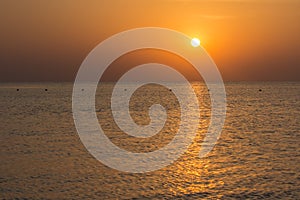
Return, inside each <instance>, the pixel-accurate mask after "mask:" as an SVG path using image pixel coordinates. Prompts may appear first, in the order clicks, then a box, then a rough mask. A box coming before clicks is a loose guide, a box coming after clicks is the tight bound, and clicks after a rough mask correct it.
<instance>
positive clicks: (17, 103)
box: [0, 82, 300, 199]
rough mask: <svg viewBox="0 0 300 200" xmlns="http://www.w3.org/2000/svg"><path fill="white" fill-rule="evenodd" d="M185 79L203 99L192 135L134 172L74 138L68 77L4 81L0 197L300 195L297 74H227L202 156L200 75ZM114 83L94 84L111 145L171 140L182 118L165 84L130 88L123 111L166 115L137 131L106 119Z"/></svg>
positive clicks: (129, 147)
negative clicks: (221, 119) (240, 77)
mask: <svg viewBox="0 0 300 200" xmlns="http://www.w3.org/2000/svg"><path fill="white" fill-rule="evenodd" d="M131 84H132V83H131ZM174 84H175V83H174ZM191 85H192V87H193V89H194V91H196V94H197V98H198V101H199V108H200V119H199V121H198V122H197V123H198V125H197V127H198V128H197V130H196V133H195V137H194V138H193V140H192V142H191V144H190V145H189V146H188V148H187V149H186V151H185V152H183V153H182V155H180V156H179V157H178V158H177V159H176V160H174V162H171V163H170V164H169V165H167V166H164V167H162V168H159V169H157V170H155V171H147V172H142V173H131V172H125V171H121V170H118V169H114V168H111V167H110V166H107V165H105V164H104V163H103V162H101V160H98V159H96V158H95V157H94V156H93V155H92V154H91V153H90V152H89V151H88V150H87V148H86V147H85V145H84V143H83V142H82V141H81V139H80V137H79V134H78V132H77V129H76V126H75V123H74V118H73V111H72V92H73V83H1V84H0V141H1V142H0V150H1V151H0V159H1V162H0V199H300V82H226V83H225V89H226V111H227V112H226V119H225V123H224V126H223V129H222V132H221V134H220V137H219V139H218V140H217V142H216V144H215V146H214V148H213V150H212V151H211V152H209V153H208V154H207V155H206V156H205V157H202V158H200V157H199V151H200V150H201V148H203V147H202V145H201V144H202V141H203V139H204V137H205V135H206V134H207V130H208V126H209V124H210V118H211V114H210V113H211V100H210V95H209V90H208V89H207V87H206V85H205V84H204V83H200V82H193V83H191ZM113 86H114V83H102V84H99V86H98V89H97V93H96V96H95V101H96V108H95V112H96V115H97V117H98V120H99V125H100V126H101V127H102V129H103V130H104V132H105V135H106V136H107V138H108V139H109V140H110V141H111V142H112V143H113V144H114V145H116V146H119V147H120V148H121V149H123V150H126V151H130V152H135V153H149V152H154V151H157V150H159V149H161V148H163V147H164V146H166V145H167V144H168V143H169V142H170V141H172V138H173V137H175V135H176V131H177V130H178V127H180V119H181V118H180V116H181V115H180V111H181V110H180V108H181V107H180V105H179V103H178V101H177V100H176V96H174V95H173V94H172V91H170V90H166V88H165V87H161V86H157V85H149V86H148V88H140V89H139V90H137V91H136V92H135V93H134V94H133V96H132V98H131V101H130V105H129V110H130V114H131V117H132V119H133V120H134V122H135V123H137V124H138V125H140V126H144V125H147V124H149V123H150V122H149V121H150V118H149V112H148V111H149V106H151V104H152V103H160V102H161V105H162V106H164V107H165V109H166V110H167V114H168V118H167V121H166V123H165V127H163V129H162V130H161V131H160V132H159V133H158V136H153V137H151V138H136V137H133V136H129V135H127V134H126V133H124V132H122V130H120V128H119V127H118V126H117V125H116V122H115V121H114V120H113V119H112V117H113V116H112V115H111V110H110V109H109V106H110V103H109V101H107V99H109V94H110V92H111V91H112V89H113ZM126 87H129V85H126V83H124V88H125V89H124V91H126ZM174 87H179V88H180V87H181V85H180V83H176V84H175V86H174ZM82 92H83V93H84V92H86V91H85V90H82ZM183 92H184V91H183ZM87 112H88V111H87ZM191 112H193V110H192V111H191ZM154 114H155V113H154ZM190 123H195V121H194V120H192V121H191V122H190ZM184 128H186V129H189V126H185V127H184ZM173 153H174V152H172V151H170V152H168V154H169V155H172V154H173ZM167 156H168V155H167ZM112 157H113V155H112ZM112 159H113V158H112ZM121 161H122V162H125V163H126V160H124V159H123V160H122V159H121Z"/></svg>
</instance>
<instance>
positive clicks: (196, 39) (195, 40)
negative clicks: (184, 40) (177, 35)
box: [191, 38, 200, 47]
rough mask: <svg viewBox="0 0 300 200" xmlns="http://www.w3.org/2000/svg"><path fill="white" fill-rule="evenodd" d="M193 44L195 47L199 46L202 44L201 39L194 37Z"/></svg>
mask: <svg viewBox="0 0 300 200" xmlns="http://www.w3.org/2000/svg"><path fill="white" fill-rule="evenodd" d="M191 45H192V46H193V47H197V46H199V45H200V40H199V39H198V38H193V39H192V40H191Z"/></svg>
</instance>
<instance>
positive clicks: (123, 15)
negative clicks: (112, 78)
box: [0, 0, 300, 82]
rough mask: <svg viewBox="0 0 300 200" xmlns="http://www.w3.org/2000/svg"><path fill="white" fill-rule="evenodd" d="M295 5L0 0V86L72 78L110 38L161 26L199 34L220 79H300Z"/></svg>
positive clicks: (224, 0) (284, 0) (286, 0)
mask: <svg viewBox="0 0 300 200" xmlns="http://www.w3.org/2000/svg"><path fill="white" fill-rule="evenodd" d="M299 10H300V1H298V0H108V1H107V0H101V1H84V0H78V1H71V0H68V1H67V0H61V1H59V0H53V1H39V0H24V1H16V0H2V1H0V24H1V34H0V44H1V45H0V81H1V82H5V81H73V80H74V78H75V75H76V72H77V70H78V68H79V66H80V64H81V62H82V61H83V59H84V58H85V57H86V55H87V54H88V53H89V52H90V51H91V50H92V49H93V48H94V47H95V46H96V45H97V44H98V43H99V42H101V41H102V40H104V39H106V38H107V37H109V36H110V35H112V34H115V33H118V32H120V31H124V30H127V29H131V28H137V27H144V26H159V27H165V28H171V29H174V30H177V31H181V32H183V33H185V34H187V35H189V36H191V37H194V36H196V37H199V38H200V39H201V44H202V45H203V47H204V48H205V49H206V50H207V51H208V52H209V54H210V55H211V56H212V58H213V59H214V60H215V62H216V64H217V66H218V67H219V70H220V72H221V74H222V76H223V78H224V79H225V80H226V81H240V80H245V81H248V80H253V81H254V80H290V81H293V80H300V76H299V74H300V37H299V36H300V23H299V21H300V12H299Z"/></svg>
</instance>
